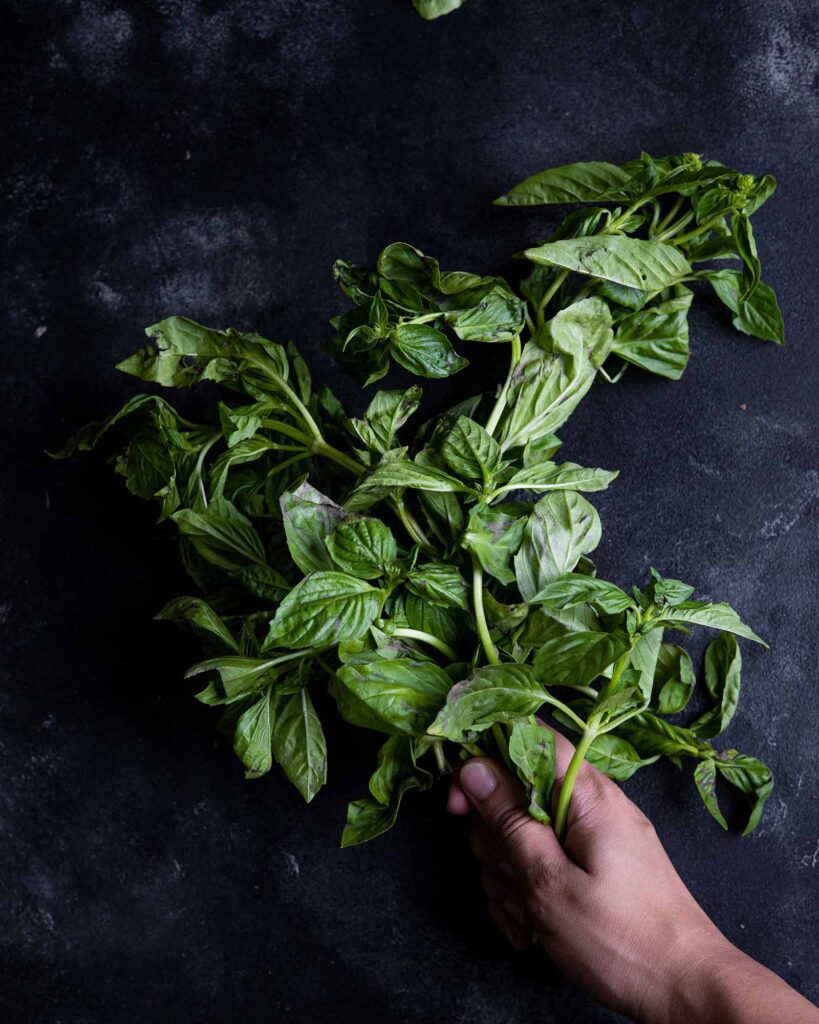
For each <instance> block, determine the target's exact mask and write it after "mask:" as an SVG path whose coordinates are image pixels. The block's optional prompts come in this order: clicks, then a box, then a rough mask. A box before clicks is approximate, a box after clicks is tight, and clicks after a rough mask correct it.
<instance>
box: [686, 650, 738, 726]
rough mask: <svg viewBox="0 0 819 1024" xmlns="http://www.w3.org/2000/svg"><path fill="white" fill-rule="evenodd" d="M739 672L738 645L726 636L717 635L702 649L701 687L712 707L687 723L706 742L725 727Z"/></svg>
mask: <svg viewBox="0 0 819 1024" xmlns="http://www.w3.org/2000/svg"><path fill="white" fill-rule="evenodd" d="M741 672H742V655H741V654H740V651H739V644H738V643H737V642H736V639H735V638H734V637H733V636H732V635H731V634H730V633H720V635H719V636H718V637H717V638H716V640H712V641H711V643H710V644H709V645H708V647H707V648H706V649H705V687H706V689H707V690H708V693H709V694H710V695H711V697H712V698H713V699H714V700H715V701H716V704H715V705H714V707H712V708H711V709H710V710H708V711H706V712H705V714H703V715H700V717H699V718H698V719H697V720H696V721H695V722H692V723H691V726H690V728H691V731H692V732H693V733H696V734H697V736H700V737H702V739H706V740H710V739H713V738H714V736H719V734H720V733H721V732H724V731H725V729H726V728H727V727H728V724H729V723H730V721H731V719H732V718H733V717H734V713H735V712H736V709H737V703H738V701H739V688H740V674H741Z"/></svg>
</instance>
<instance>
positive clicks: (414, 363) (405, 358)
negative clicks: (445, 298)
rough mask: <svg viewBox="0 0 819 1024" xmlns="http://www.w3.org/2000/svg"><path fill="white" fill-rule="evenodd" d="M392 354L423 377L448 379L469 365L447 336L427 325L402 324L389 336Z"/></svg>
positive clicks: (405, 366)
mask: <svg viewBox="0 0 819 1024" xmlns="http://www.w3.org/2000/svg"><path fill="white" fill-rule="evenodd" d="M390 353H391V355H392V357H393V359H395V361H396V362H397V363H400V364H401V366H403V367H404V369H405V370H409V371H410V373H414V374H416V375H417V376H420V377H433V378H435V377H449V376H451V375H452V374H453V373H457V372H458V371H459V370H462V369H463V368H464V367H465V366H468V365H469V362H468V360H466V359H464V358H463V357H461V356H459V355H458V353H457V352H456V351H455V349H454V348H453V347H452V345H451V344H450V341H449V339H448V338H447V336H446V335H445V334H441V332H440V331H436V330H435V328H434V327H430V326H429V325H428V324H412V323H410V324H401V325H399V326H398V327H396V328H395V329H394V330H393V332H392V333H391V334H390Z"/></svg>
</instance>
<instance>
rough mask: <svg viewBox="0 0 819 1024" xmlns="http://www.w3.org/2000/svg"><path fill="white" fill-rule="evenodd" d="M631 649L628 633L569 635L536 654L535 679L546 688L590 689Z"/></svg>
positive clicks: (549, 643) (543, 647)
mask: <svg viewBox="0 0 819 1024" xmlns="http://www.w3.org/2000/svg"><path fill="white" fill-rule="evenodd" d="M628 649H629V639H628V637H627V636H626V634H625V633H620V632H614V633H598V632H578V633H567V634H566V635H565V636H561V637H556V638H555V639H554V640H549V641H548V642H547V643H545V644H544V645H543V646H542V647H541V648H540V650H539V651H538V652H537V654H536V655H535V661H534V670H535V676H536V677H537V679H538V680H539V681H540V682H542V683H543V684H544V686H588V685H589V683H591V682H592V680H594V679H596V678H597V676H599V675H600V674H601V673H602V672H603V671H604V670H605V669H607V668H608V667H609V665H612V664H613V663H614V662H615V661H617V659H618V658H619V657H620V656H621V655H622V654H625V653H626V651H627V650H628Z"/></svg>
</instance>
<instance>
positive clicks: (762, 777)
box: [716, 750, 774, 836]
mask: <svg viewBox="0 0 819 1024" xmlns="http://www.w3.org/2000/svg"><path fill="white" fill-rule="evenodd" d="M716 767H717V771H718V772H719V773H720V775H722V777H723V778H724V779H726V780H727V781H728V782H730V784H731V785H732V786H734V787H735V788H736V789H738V790H739V791H740V792H741V793H743V794H744V795H745V797H746V798H747V799H748V802H749V804H750V808H751V810H750V814H749V817H748V822H747V824H746V825H745V828H744V830H743V832H742V834H743V835H744V836H747V835H750V833H751V832H753V830H754V829H755V828H756V827H757V825H758V824H759V820H760V818H761V817H762V809H763V807H764V806H765V801H766V800H767V799H768V797H769V796H770V795H771V793H772V791H773V785H774V778H773V773H772V772H771V770H770V768H768V767H767V765H764V764H763V763H762V762H761V761H759V760H757V758H755V757H748V756H747V755H746V754H739V753H737V751H736V750H725V751H723V752H722V753H721V754H719V755H718V758H717V761H716Z"/></svg>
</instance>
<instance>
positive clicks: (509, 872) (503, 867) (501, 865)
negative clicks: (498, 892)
mask: <svg viewBox="0 0 819 1024" xmlns="http://www.w3.org/2000/svg"><path fill="white" fill-rule="evenodd" d="M498 871H502V872H503V873H504V874H505V875H506V876H507V878H515V877H516V875H515V869H514V868H513V867H512V865H511V864H507V863H506V861H505V860H499V861H498Z"/></svg>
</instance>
